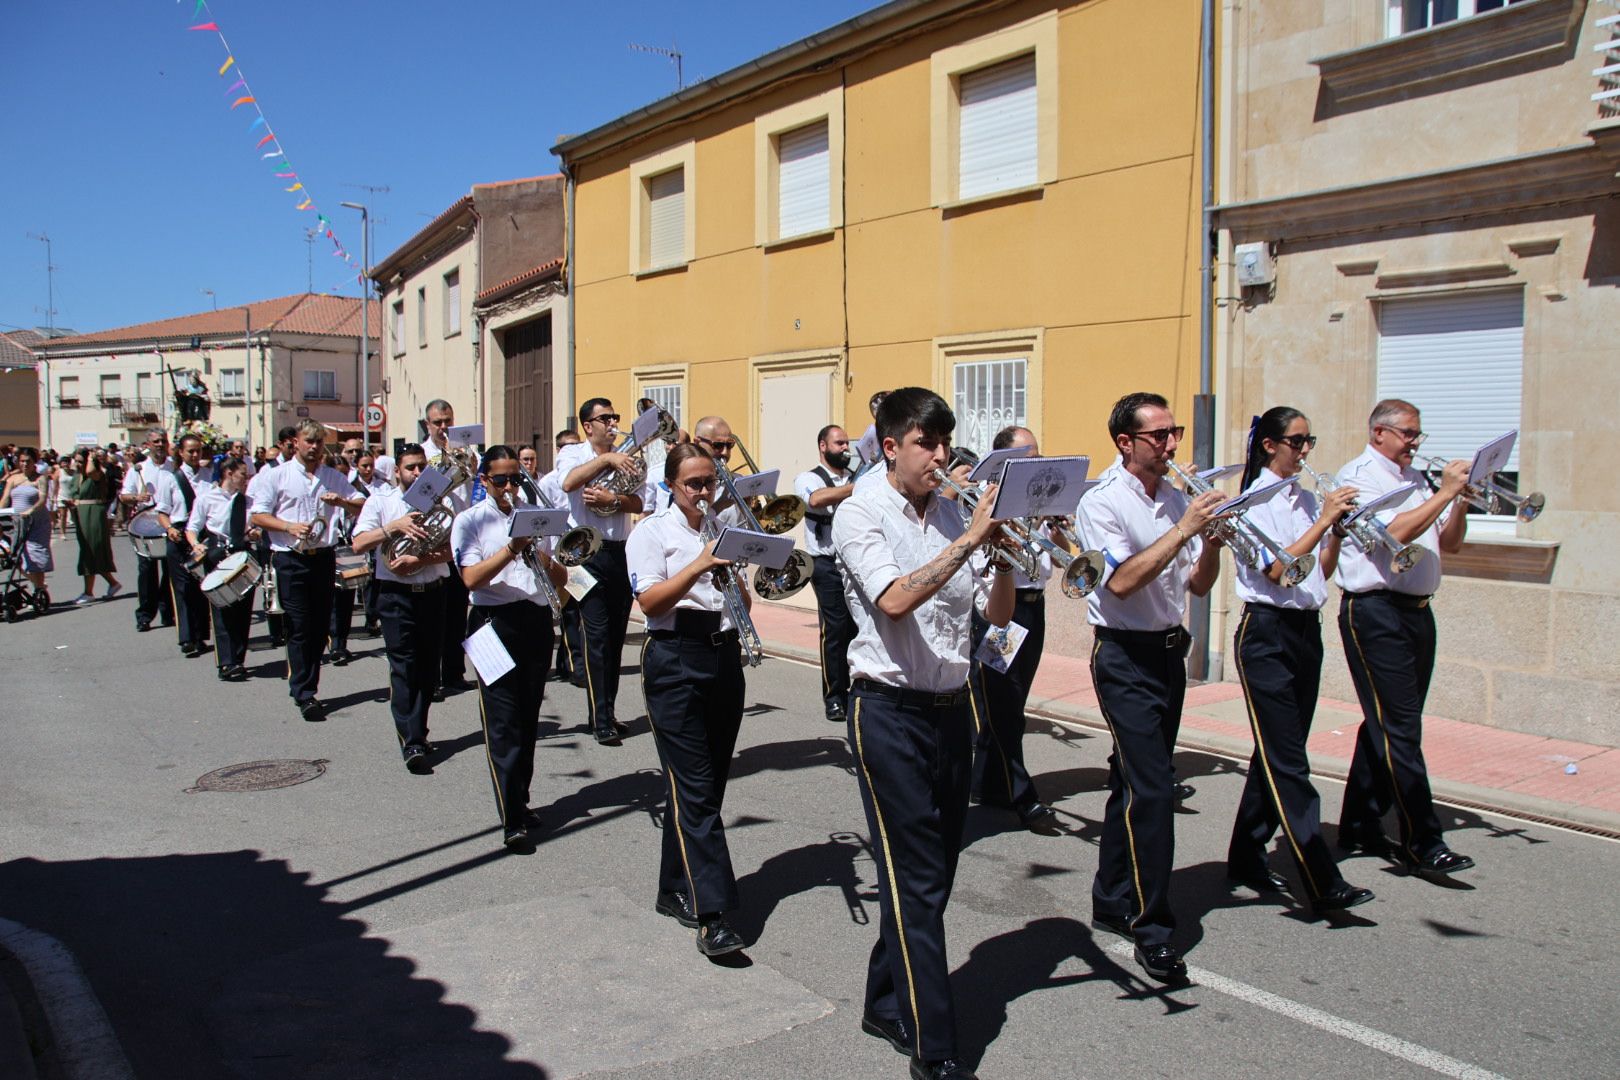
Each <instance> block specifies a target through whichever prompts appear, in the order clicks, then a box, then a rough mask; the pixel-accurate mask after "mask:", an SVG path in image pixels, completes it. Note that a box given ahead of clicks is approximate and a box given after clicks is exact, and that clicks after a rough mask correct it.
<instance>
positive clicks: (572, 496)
mask: <svg viewBox="0 0 1620 1080" xmlns="http://www.w3.org/2000/svg"><path fill="white" fill-rule="evenodd" d="M599 456H600V455H599V454H597V452H596V451H595V450H593V449H591V444H590V443H583V442H581V443H572V444H570V445H568V446H565V447H563V448H562V449H561V450H560V451H558V452H557V473H558V475H559V480H560V479H561V478H566V477H567V476H568V474H569V473H571V472H573V471H574V470H575V469H577V468H579V467H580V466H581V465H584V464H586V463H587V462H591V461H595V460H596V459H597V457H599ZM605 471H606V470H604V472H605ZM602 479H603V473H597V474H596V475H595V476H593V477H591V480H590V483H589V484H588V485H587V486H588V487H595V486H598V485H599V484H600V482H601V481H602ZM559 486H560V483H559ZM567 494H568V522H569V524H571V525H575V526H578V525H591V526H594V527H595V528H596V529H598V530H599V531H600V532H601V533H602V539H604V540H628V539H629V538H630V515H629V514H627V513H624V512H623V511H620V512H619V513H617V514H613V515H610V516H608V517H602V516H601V515H599V514H597V513H596V511H594V510H592V509H591V508H590V507H588V506H586V505H585V488H583V487H582V488H578V489H576V490H574V491H570V492H568V493H567ZM631 494H634V495H639V496H640V497H641V504H642V506H644V507H646V508H648V509H652V507H653V489H652V488H651V486H649V485H646V484H643V485H642V486H641V487H639V488H637V489H636V490H635V491H634V492H632V493H631Z"/></svg>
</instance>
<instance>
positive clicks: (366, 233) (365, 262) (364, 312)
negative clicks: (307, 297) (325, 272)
mask: <svg viewBox="0 0 1620 1080" xmlns="http://www.w3.org/2000/svg"><path fill="white" fill-rule="evenodd" d="M343 205H344V206H347V207H348V208H349V209H350V210H358V211H360V262H361V263H362V267H361V276H360V445H361V446H363V447H365V448H366V449H367V450H369V449H371V425H370V424H369V423H367V422H366V409H367V408H369V407H370V405H371V387H370V386H369V385H368V382H369V377H370V374H371V212H370V211H369V210H367V209H366V207H365V204H364V203H356V202H346V203H344V204H343Z"/></svg>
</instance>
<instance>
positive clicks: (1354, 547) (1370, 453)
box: [1338, 446, 1456, 596]
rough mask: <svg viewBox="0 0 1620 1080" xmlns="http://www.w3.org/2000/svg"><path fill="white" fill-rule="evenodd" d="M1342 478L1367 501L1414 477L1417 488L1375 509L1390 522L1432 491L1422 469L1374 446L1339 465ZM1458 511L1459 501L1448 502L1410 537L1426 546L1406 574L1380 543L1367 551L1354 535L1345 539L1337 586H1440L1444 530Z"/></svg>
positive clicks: (1429, 589)
mask: <svg viewBox="0 0 1620 1080" xmlns="http://www.w3.org/2000/svg"><path fill="white" fill-rule="evenodd" d="M1338 480H1339V482H1340V483H1342V484H1349V485H1351V486H1352V487H1354V488H1355V489H1356V490H1357V491H1358V492H1359V494H1358V495H1357V496H1356V501H1357V502H1359V503H1362V504H1363V505H1365V504H1366V503H1369V502H1372V501H1373V500H1374V499H1376V498H1377V497H1378V496H1380V495H1382V494H1383V493H1384V492H1386V491H1391V490H1393V489H1395V488H1398V487H1400V486H1401V485H1402V484H1412V483H1416V484H1417V485H1418V489H1417V490H1416V491H1414V492H1412V494H1410V495H1408V496H1407V497H1406V498H1405V500H1404V501H1402V502H1401V503H1400V504H1399V505H1398V506H1389V507H1385V508H1384V509H1382V510H1378V511H1376V512H1375V513H1376V514H1377V517H1378V520H1379V521H1382V522H1383V523H1384V524H1386V525H1387V524H1389V523H1390V521H1392V520H1393V519H1394V518H1396V517H1397V516H1398V515H1400V514H1404V513H1405V512H1406V511H1408V510H1415V509H1417V508H1418V507H1420V506H1422V505H1423V504H1424V503H1426V502H1428V501H1429V498H1430V497H1431V496H1432V495H1433V494H1434V493H1433V492H1432V491H1430V490H1429V485H1428V484H1427V483H1425V482H1424V480H1423V474H1422V473H1420V472H1418V471H1417V470H1415V469H1403V468H1401V467H1400V466H1399V465H1396V464H1395V463H1394V462H1393V461H1391V460H1389V458H1387V457H1385V456H1384V455H1383V454H1380V453H1379V452H1378V451H1377V450H1375V449H1373V448H1372V447H1371V446H1368V447H1367V449H1366V450H1364V451H1362V454H1361V456H1360V457H1358V458H1356V459H1355V460H1354V461H1352V462H1350V464H1348V465H1346V466H1345V467H1344V468H1342V469H1340V470H1339V474H1338ZM1454 512H1456V511H1455V507H1448V508H1447V509H1446V511H1445V512H1444V513H1442V514H1441V515H1440V517H1439V519H1438V520H1436V521H1435V523H1434V524H1433V525H1430V526H1429V527H1428V528H1427V529H1426V530H1424V531H1423V533H1422V534H1421V535H1419V536H1417V537H1415V538H1414V539H1413V540H1412V543H1414V544H1416V545H1418V546H1419V547H1421V548H1423V549H1424V555H1423V558H1421V559H1419V560H1418V564H1417V565H1416V566H1414V567H1412V569H1410V570H1408V571H1407V572H1406V573H1404V574H1397V573H1395V571H1394V570H1392V569H1390V558H1389V556H1390V551H1389V549H1388V548H1386V547H1383V546H1382V545H1380V546H1379V547H1377V548H1375V549H1374V550H1373V553H1372V554H1371V555H1368V554H1365V553H1364V552H1363V551H1362V550H1361V547H1360V546H1359V545H1358V544H1356V543H1355V542H1354V541H1347V542H1346V543H1344V544H1341V545H1340V552H1339V574H1338V582H1339V588H1341V589H1343V590H1344V591H1345V592H1353V593H1359V592H1367V591H1368V590H1369V589H1389V590H1390V591H1392V592H1399V593H1409V594H1411V595H1413V596H1429V595H1432V594H1433V593H1435V592H1438V591H1439V589H1440V530H1441V528H1443V527H1444V526H1445V523H1446V522H1447V521H1449V520H1450V518H1451V515H1452V514H1453V513H1454Z"/></svg>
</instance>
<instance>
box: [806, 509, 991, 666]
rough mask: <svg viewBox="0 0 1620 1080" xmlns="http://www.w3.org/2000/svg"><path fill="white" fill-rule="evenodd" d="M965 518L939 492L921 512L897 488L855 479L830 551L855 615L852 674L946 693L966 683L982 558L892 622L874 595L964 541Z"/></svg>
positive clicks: (980, 597) (982, 596) (982, 587)
mask: <svg viewBox="0 0 1620 1080" xmlns="http://www.w3.org/2000/svg"><path fill="white" fill-rule="evenodd" d="M963 531H964V530H963V526H962V517H961V515H960V514H958V513H957V510H956V507H955V506H953V505H951V504H949V503H948V502H946V501H945V500H943V499H941V498H940V497H939V496H938V495H937V494H932V495H930V496H929V497H928V503H927V505H926V507H925V509H924V512H923V516H922V517H920V518H919V517H918V516H917V512H916V510H914V509H912V506H911V503H910V502H909V501H907V499H906V498H905V496H903V495H901V494H900V492H899V491H898V490H896V489H895V487H894V485H892V484H890V483H888V481H886V480H885V481H884V482H883V483H882V484H871V485H866V484H860V485H857V486H856V490H855V494H853V495H851V496H850V497H849V498H847V499H845V500H844V501H843V503H842V504H840V506H839V509H838V516H837V517H835V518H833V548H834V549H835V551H836V552H837V554H838V560H839V565H840V566H841V568H842V570H843V577H844V596H845V598H846V599H847V600H848V601H849V610H850V614H851V615H853V616H854V618H855V640H854V641H852V642H850V646H849V669H850V674H851V675H852V676H854V677H855V678H861V679H871V680H872V681H873V682H880V683H885V684H887V685H889V686H899V687H906V688H909V689H913V690H924V691H931V692H934V693H949V692H951V691H954V690H960V689H961V688H962V686H963V684H965V683H966V682H967V676H968V661H969V656H970V651H971V647H972V614H973V608H974V606H975V604H976V603H977V604H979V605H980V606H982V605H983V602H984V601H985V600H986V599H988V586H987V584H986V582H985V581H984V579H983V577H982V574H983V572H984V569H985V562H984V558H983V555H982V554H981V553H979V552H974V553H973V554H972V555H971V556H969V558H968V561H967V562H966V563H965V564H963V565H962V566H961V567H959V568H958V569H957V571H956V573H955V574H953V575H951V578H950V580H949V581H947V582H946V583H945V584H944V585H943V586H942V587H941V588H940V590H939V591H938V592H936V593H934V595H933V596H930V597H929V598H928V599H927V600H925V601H923V602H922V604H921V605H919V606H918V607H917V609H916V610H915V611H913V612H912V613H911V614H910V615H907V616H905V617H903V618H899V619H891V618H889V616H887V615H885V614H884V613H883V612H882V611H880V610H879V609H878V606H877V600H878V597H880V596H882V595H883V591H884V590H885V589H887V588H889V586H891V585H893V584H894V583H895V582H896V581H897V580H899V579H900V578H902V577H905V576H906V575H907V574H910V573H912V572H913V571H915V570H917V569H919V568H920V567H922V566H924V565H926V564H927V563H928V562H929V561H930V560H932V559H933V558H934V556H936V555H938V554H939V553H940V552H941V551H943V550H944V549H945V548H947V547H949V546H950V545H951V544H953V543H955V542H956V541H957V540H959V539H961V537H962V533H963Z"/></svg>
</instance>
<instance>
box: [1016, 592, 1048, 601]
mask: <svg viewBox="0 0 1620 1080" xmlns="http://www.w3.org/2000/svg"><path fill="white" fill-rule="evenodd" d="M1045 599H1046V590H1045V589H1019V590H1018V602H1019V603H1020V604H1039V603H1040V602H1041V601H1043V600H1045Z"/></svg>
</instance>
